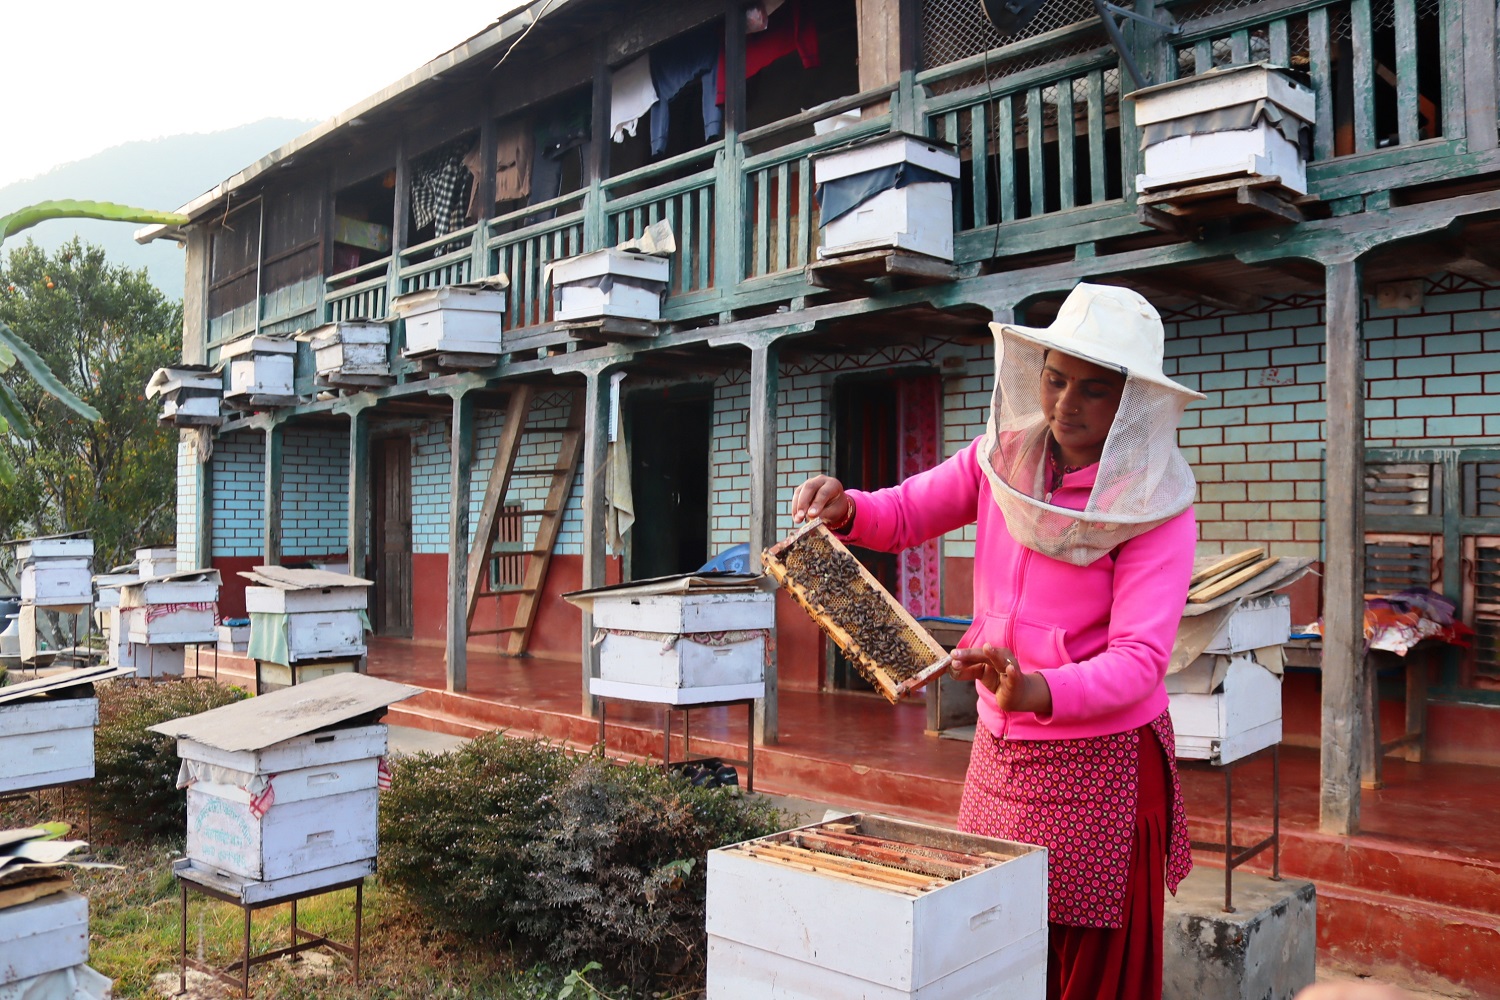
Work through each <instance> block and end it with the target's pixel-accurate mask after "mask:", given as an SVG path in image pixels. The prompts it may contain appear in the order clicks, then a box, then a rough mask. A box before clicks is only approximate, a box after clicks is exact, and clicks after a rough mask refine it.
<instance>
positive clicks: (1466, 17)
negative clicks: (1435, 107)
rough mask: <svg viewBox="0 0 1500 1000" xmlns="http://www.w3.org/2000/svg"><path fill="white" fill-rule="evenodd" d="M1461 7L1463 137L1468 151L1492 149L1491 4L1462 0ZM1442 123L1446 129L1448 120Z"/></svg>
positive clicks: (1492, 38)
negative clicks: (1462, 29) (1462, 36)
mask: <svg viewBox="0 0 1500 1000" xmlns="http://www.w3.org/2000/svg"><path fill="white" fill-rule="evenodd" d="M1462 7H1463V28H1464V31H1463V35H1464V41H1463V46H1464V95H1463V107H1464V140H1465V142H1466V144H1467V146H1468V148H1469V149H1470V150H1471V151H1477V150H1484V149H1494V148H1495V146H1496V143H1497V135H1496V132H1495V110H1496V107H1495V105H1496V101H1495V91H1496V85H1495V5H1494V4H1493V3H1491V2H1490V0H1463V2H1462ZM1444 103H1447V102H1444ZM1455 124H1456V123H1455ZM1443 126H1444V130H1445V131H1446V130H1447V128H1448V123H1447V122H1444V123H1443Z"/></svg>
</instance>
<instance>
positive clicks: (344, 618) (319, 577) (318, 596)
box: [240, 566, 370, 664]
mask: <svg viewBox="0 0 1500 1000" xmlns="http://www.w3.org/2000/svg"><path fill="white" fill-rule="evenodd" d="M240 575H241V576H243V577H244V578H245V579H247V580H249V581H251V583H252V584H254V585H253V586H249V587H246V588H245V610H246V611H247V612H249V614H250V628H251V634H250V652H251V655H252V656H255V657H256V658H257V659H261V660H267V661H270V662H273V663H280V664H296V663H299V662H301V661H304V660H318V659H329V658H335V657H340V658H348V657H354V658H358V657H360V656H363V655H364V652H365V628H366V617H365V609H366V607H367V606H368V604H369V588H370V581H369V580H365V579H361V578H360V577H357V576H349V575H348V574H345V573H330V572H328V571H327V570H318V569H285V568H283V567H280V566H257V567H255V569H253V570H250V571H247V572H242V573H241V574H240ZM262 633H263V634H262Z"/></svg>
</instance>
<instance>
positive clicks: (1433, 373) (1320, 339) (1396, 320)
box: [1164, 276, 1500, 558]
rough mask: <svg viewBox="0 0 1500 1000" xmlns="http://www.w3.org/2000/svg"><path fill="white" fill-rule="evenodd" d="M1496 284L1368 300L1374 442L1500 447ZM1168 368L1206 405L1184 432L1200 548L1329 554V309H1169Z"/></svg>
mask: <svg viewBox="0 0 1500 1000" xmlns="http://www.w3.org/2000/svg"><path fill="white" fill-rule="evenodd" d="M1497 307H1500V289H1493V288H1487V287H1486V286H1483V285H1479V284H1476V283H1474V282H1472V281H1469V280H1468V279H1463V278H1457V277H1449V276H1445V277H1443V278H1442V279H1439V280H1435V281H1429V282H1426V283H1425V286H1424V296H1423V301H1422V303H1421V305H1420V306H1419V307H1416V308H1413V309H1406V310H1388V309H1382V308H1380V307H1379V306H1378V305H1377V304H1376V303H1375V300H1374V298H1373V297H1370V298H1367V300H1366V303H1365V310H1364V312H1365V321H1364V334H1365V338H1366V348H1365V358H1366V360H1365V377H1366V379H1367V380H1368V382H1369V384H1368V387H1367V390H1366V400H1365V426H1366V437H1367V443H1368V445H1369V446H1370V447H1373V448H1379V447H1408V446H1410V447H1416V446H1431V447H1436V446H1444V445H1455V444H1466V445H1477V444H1486V443H1500V405H1497V401H1500V397H1496V396H1492V395H1488V393H1493V392H1495V391H1496V390H1500V354H1496V353H1494V352H1495V350H1496V348H1497V347H1500V315H1497V314H1496V311H1495V310H1496V308H1497ZM1164 318H1165V319H1167V320H1168V322H1167V344H1166V353H1167V360H1166V365H1165V367H1166V370H1167V373H1168V374H1169V375H1172V376H1173V377H1174V378H1176V379H1177V380H1178V381H1180V382H1182V383H1183V384H1185V385H1187V386H1189V387H1191V388H1195V389H1198V390H1199V391H1201V392H1203V393H1204V394H1205V395H1206V396H1207V398H1206V399H1205V400H1204V401H1203V402H1201V403H1195V404H1194V405H1193V406H1192V407H1191V408H1189V410H1188V412H1187V414H1186V416H1185V418H1184V420H1183V422H1182V429H1181V431H1180V432H1179V435H1178V441H1179V443H1180V444H1181V445H1182V449H1183V452H1184V454H1185V455H1186V456H1187V458H1188V461H1189V462H1190V463H1192V466H1193V472H1194V474H1195V475H1196V476H1197V478H1198V484H1199V486H1198V503H1197V506H1196V512H1197V516H1198V525H1199V528H1198V532H1199V538H1200V542H1201V544H1200V548H1201V549H1202V550H1204V551H1220V550H1232V549H1234V548H1236V547H1238V546H1240V545H1242V544H1244V543H1247V542H1254V543H1264V544H1266V545H1267V547H1268V549H1269V551H1270V552H1271V554H1274V555H1290V556H1297V555H1301V556H1311V557H1314V558H1319V557H1321V554H1322V553H1321V550H1320V540H1321V538H1322V516H1323V508H1322V501H1323V495H1322V478H1323V466H1322V460H1323V450H1324V440H1325V435H1324V427H1323V424H1324V420H1325V417H1326V413H1325V409H1326V407H1325V401H1324V394H1323V380H1324V366H1323V359H1324V358H1323V348H1324V342H1325V331H1324V328H1323V322H1324V314H1323V301H1322V299H1321V298H1318V297H1296V298H1290V299H1285V300H1280V301H1273V302H1269V303H1267V305H1266V307H1265V308H1264V309H1263V310H1261V311H1259V312H1257V313H1254V314H1226V313H1222V312H1215V311H1212V310H1193V311H1192V312H1190V313H1183V314H1169V315H1167V316H1165V317H1164Z"/></svg>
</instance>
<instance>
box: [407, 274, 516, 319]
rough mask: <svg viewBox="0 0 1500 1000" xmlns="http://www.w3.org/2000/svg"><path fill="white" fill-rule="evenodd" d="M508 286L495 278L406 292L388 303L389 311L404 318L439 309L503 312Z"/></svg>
mask: <svg viewBox="0 0 1500 1000" xmlns="http://www.w3.org/2000/svg"><path fill="white" fill-rule="evenodd" d="M508 284H509V283H508V282H500V281H498V280H496V279H494V278H491V279H489V280H488V281H486V282H474V283H471V284H466V285H441V286H439V287H437V288H424V289H422V290H421V291H419V292H408V293H406V294H405V295H398V296H396V297H395V298H394V299H392V300H391V312H393V313H395V314H396V315H397V316H404V315H405V314H407V313H409V312H426V311H427V310H429V309H435V308H439V307H444V308H450V309H472V310H475V311H478V312H495V313H499V312H504V311H505V289H506V287H507V285H508Z"/></svg>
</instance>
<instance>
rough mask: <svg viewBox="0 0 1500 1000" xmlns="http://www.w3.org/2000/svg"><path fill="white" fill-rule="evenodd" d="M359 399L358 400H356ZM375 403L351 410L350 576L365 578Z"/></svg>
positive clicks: (367, 403)
mask: <svg viewBox="0 0 1500 1000" xmlns="http://www.w3.org/2000/svg"><path fill="white" fill-rule="evenodd" d="M356 398H358V397H356ZM373 406H374V401H373V400H363V399H361V400H360V402H359V403H358V404H356V405H353V406H351V407H349V529H348V531H349V575H350V576H361V577H362V576H365V574H366V567H365V562H366V558H367V556H368V555H369V537H370V536H369V532H370V414H369V412H368V411H369V410H370V409H371V408H372V407H373Z"/></svg>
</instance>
